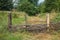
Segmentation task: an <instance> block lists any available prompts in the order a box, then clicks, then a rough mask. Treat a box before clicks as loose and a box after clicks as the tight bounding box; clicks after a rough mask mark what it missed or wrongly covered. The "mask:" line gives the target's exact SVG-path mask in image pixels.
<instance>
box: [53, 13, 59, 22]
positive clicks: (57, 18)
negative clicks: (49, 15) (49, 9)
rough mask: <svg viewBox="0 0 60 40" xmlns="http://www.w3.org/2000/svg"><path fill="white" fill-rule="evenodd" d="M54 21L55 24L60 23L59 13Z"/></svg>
mask: <svg viewBox="0 0 60 40" xmlns="http://www.w3.org/2000/svg"><path fill="white" fill-rule="evenodd" d="M52 21H53V22H60V13H57V16H56V17H55V18H54V19H53V20H52Z"/></svg>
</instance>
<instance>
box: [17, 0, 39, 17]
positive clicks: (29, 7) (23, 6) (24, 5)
mask: <svg viewBox="0 0 60 40" xmlns="http://www.w3.org/2000/svg"><path fill="white" fill-rule="evenodd" d="M18 10H20V11H23V12H26V13H27V14H28V15H30V16H31V15H36V14H38V13H39V12H40V11H39V9H38V7H37V6H36V5H34V4H33V3H31V1H30V2H29V1H28V0H25V1H24V0H23V1H22V2H21V1H20V2H19V5H18Z"/></svg>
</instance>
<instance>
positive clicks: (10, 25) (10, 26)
mask: <svg viewBox="0 0 60 40" xmlns="http://www.w3.org/2000/svg"><path fill="white" fill-rule="evenodd" d="M8 28H9V30H11V28H12V13H11V11H10V12H9V13H8Z"/></svg>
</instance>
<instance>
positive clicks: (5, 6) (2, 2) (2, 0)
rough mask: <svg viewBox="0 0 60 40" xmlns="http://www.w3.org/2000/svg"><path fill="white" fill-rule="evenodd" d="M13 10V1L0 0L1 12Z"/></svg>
mask: <svg viewBox="0 0 60 40" xmlns="http://www.w3.org/2000/svg"><path fill="white" fill-rule="evenodd" d="M12 8H13V3H12V0H0V10H11V9H12Z"/></svg>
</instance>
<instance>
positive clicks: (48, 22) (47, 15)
mask: <svg viewBox="0 0 60 40" xmlns="http://www.w3.org/2000/svg"><path fill="white" fill-rule="evenodd" d="M46 21H47V28H48V29H47V31H48V32H49V28H50V18H49V13H47V14H46Z"/></svg>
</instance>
